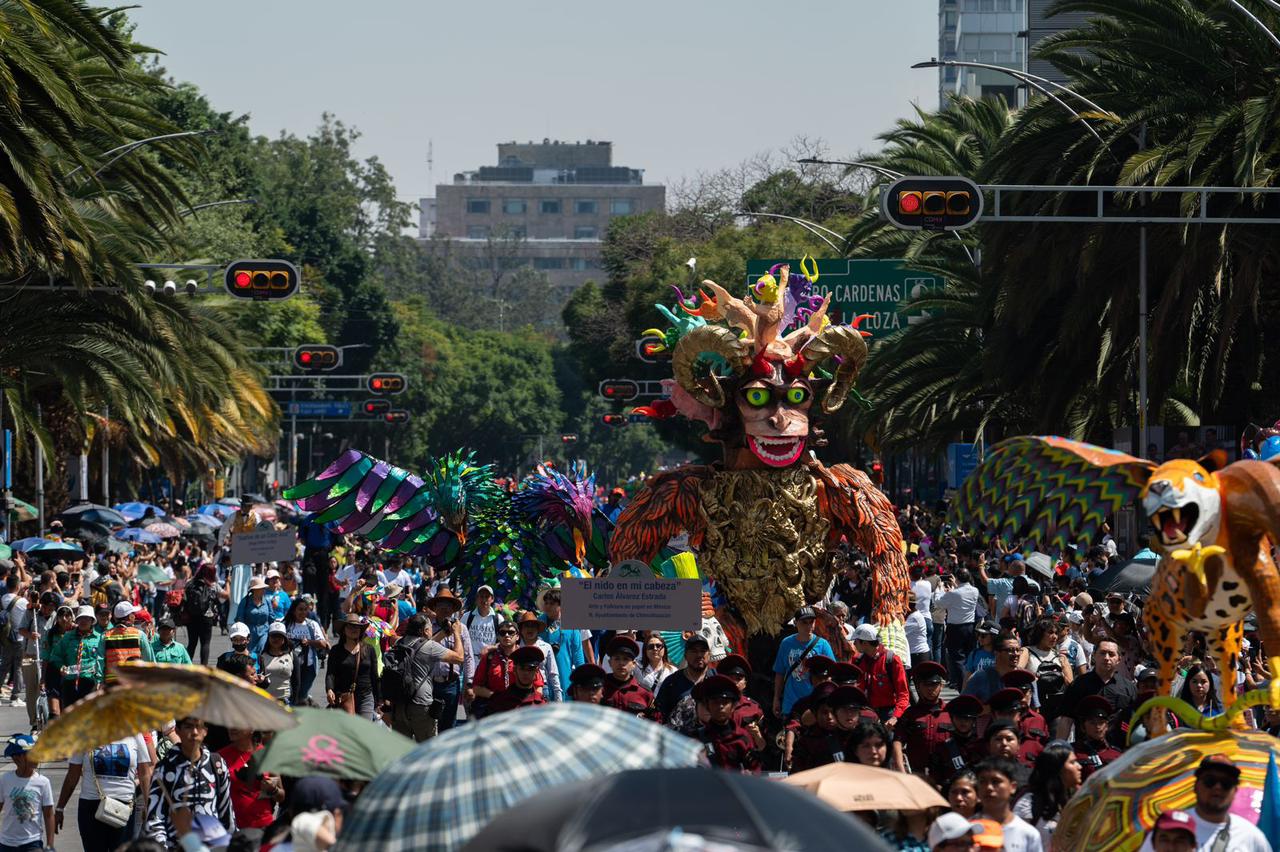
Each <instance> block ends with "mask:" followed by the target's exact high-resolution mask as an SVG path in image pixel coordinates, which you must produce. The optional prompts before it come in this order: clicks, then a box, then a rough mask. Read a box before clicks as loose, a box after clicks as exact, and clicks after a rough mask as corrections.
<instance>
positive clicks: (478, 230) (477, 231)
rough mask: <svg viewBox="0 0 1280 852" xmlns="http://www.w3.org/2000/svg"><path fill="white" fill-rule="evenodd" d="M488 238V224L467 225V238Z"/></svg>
mask: <svg viewBox="0 0 1280 852" xmlns="http://www.w3.org/2000/svg"><path fill="white" fill-rule="evenodd" d="M488 238H489V226H488V225H468V226H467V239H471V240H485V239H488Z"/></svg>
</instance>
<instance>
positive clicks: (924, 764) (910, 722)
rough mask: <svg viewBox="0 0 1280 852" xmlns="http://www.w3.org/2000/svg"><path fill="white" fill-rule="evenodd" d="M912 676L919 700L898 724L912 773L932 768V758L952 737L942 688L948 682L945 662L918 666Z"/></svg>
mask: <svg viewBox="0 0 1280 852" xmlns="http://www.w3.org/2000/svg"><path fill="white" fill-rule="evenodd" d="M911 677H912V679H913V680H915V682H916V694H917V695H918V696H919V700H917V701H916V702H915V703H914V704H912V705H911V706H910V707H908V708H907V711H906V712H905V713H903V714H902V719H901V720H900V721H899V722H898V736H899V737H900V738H901V741H902V747H903V750H904V751H905V752H906V756H907V761H908V762H909V763H910V764H911V769H912V771H913V772H925V771H926V769H927V768H928V766H929V755H931V754H933V753H934V752H935V751H937V750H939V749H941V748H942V746H943V744H944V743H945V742H946V741H947V738H948V737H949V736H950V731H949V730H946V729H944V728H943V726H944V725H947V726H950V724H951V717H950V716H948V715H947V711H946V710H944V709H943V707H942V687H943V686H945V685H946V682H947V669H946V667H945V666H943V665H942V664H941V663H935V662H933V661H932V660H927V661H925V662H922V663H916V665H915V666H914V667H913V668H912V669H911ZM935 780H937V779H935ZM941 780H945V779H941Z"/></svg>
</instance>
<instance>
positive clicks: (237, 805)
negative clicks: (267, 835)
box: [218, 728, 284, 843]
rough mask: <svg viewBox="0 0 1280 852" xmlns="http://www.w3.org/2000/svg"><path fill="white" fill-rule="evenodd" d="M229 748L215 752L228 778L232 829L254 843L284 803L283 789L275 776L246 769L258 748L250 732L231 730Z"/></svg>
mask: <svg viewBox="0 0 1280 852" xmlns="http://www.w3.org/2000/svg"><path fill="white" fill-rule="evenodd" d="M227 735H228V736H229V737H231V742H230V744H228V745H226V746H224V747H222V748H220V749H218V755H219V756H221V758H222V759H223V760H224V761H225V762H226V764H227V774H228V775H230V776H231V809H232V810H233V811H234V812H235V815H236V828H237V830H238V831H240V832H242V833H244V834H246V835H248V836H249V837H250V838H251V839H252V840H255V841H257V842H258V843H261V842H262V835H263V832H265V831H266V830H267V829H268V828H270V827H271V823H272V822H273V821H274V820H275V806H276V803H277V802H283V801H284V785H283V784H282V783H281V782H280V778H279V777H277V776H275V775H259V774H257V773H255V772H254V771H253V770H252V769H251V768H250V766H249V763H250V761H252V760H253V755H254V753H255V752H257V751H258V750H259V749H261V748H262V743H261V742H260V741H259V740H258V738H257V735H256V734H254V732H253V731H250V730H243V729H236V728H231V729H229V730H228V731H227Z"/></svg>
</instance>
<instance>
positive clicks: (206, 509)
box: [196, 503, 236, 518]
mask: <svg viewBox="0 0 1280 852" xmlns="http://www.w3.org/2000/svg"><path fill="white" fill-rule="evenodd" d="M196 512H197V513H199V514H201V515H217V516H218V517H220V518H225V517H228V516H230V515H234V514H235V513H236V510H235V509H233V508H232V507H230V506H224V505H222V504H221V503H206V504H204V505H203V506H201V507H200V508H199V509H196Z"/></svg>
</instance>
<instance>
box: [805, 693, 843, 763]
mask: <svg viewBox="0 0 1280 852" xmlns="http://www.w3.org/2000/svg"><path fill="white" fill-rule="evenodd" d="M841 688H843V687H838V686H836V685H835V684H833V683H824V684H823V685H822V686H820V687H818V688H817V689H815V690H814V691H813V693H812V694H811V695H810V696H809V706H810V707H811V708H813V709H812V713H813V717H814V723H813V724H812V725H809V726H807V727H803V728H801V730H800V732H799V733H798V734H796V738H795V744H794V746H793V747H792V749H791V771H792V772H802V771H804V770H806V769H813V768H814V767H817V766H826V765H827V764H828V763H838V762H840V761H843V760H844V744H845V739H846V737H847V734H846V733H845V732H844V731H841V730H840V727H839V725H838V724H837V723H836V714H835V707H834V706H833V705H832V703H831V696H832V695H834V694H835V692H836V690H837V689H841Z"/></svg>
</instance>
